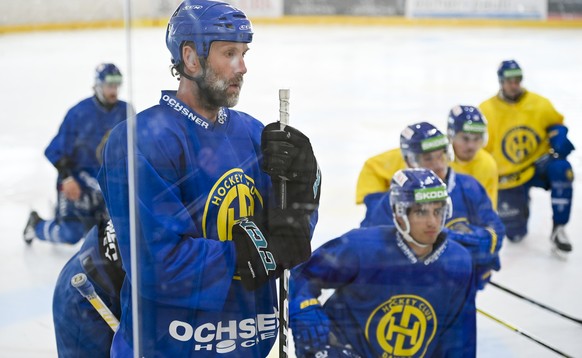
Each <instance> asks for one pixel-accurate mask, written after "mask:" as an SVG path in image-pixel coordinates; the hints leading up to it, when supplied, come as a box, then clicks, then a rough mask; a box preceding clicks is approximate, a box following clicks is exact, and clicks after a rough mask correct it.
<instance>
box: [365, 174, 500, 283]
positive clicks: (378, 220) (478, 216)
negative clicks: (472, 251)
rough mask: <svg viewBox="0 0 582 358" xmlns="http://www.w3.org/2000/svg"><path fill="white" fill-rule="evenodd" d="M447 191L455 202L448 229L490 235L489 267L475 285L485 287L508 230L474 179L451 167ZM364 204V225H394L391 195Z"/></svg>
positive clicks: (497, 264)
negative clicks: (473, 229) (472, 227)
mask: <svg viewBox="0 0 582 358" xmlns="http://www.w3.org/2000/svg"><path fill="white" fill-rule="evenodd" d="M447 190H448V192H449V196H450V198H451V201H452V203H453V214H452V216H451V218H449V219H448V220H447V223H446V226H447V228H450V229H452V230H455V227H459V226H460V224H461V225H462V224H471V225H475V226H478V227H480V228H483V229H485V230H487V231H488V232H489V234H488V236H489V237H488V238H487V239H489V240H490V244H489V245H487V246H488V247H486V248H484V249H485V250H486V252H485V254H489V255H490V258H491V259H490V260H489V262H487V263H486V264H483V265H479V267H478V268H477V269H476V270H477V271H478V272H477V274H476V275H475V276H476V279H477V281H476V284H477V285H478V286H479V287H480V288H482V287H483V286H484V282H486V281H488V280H489V276H490V272H489V271H490V270H492V269H493V270H499V269H500V268H501V264H500V261H499V255H498V253H499V250H500V249H501V244H502V240H503V237H504V236H505V227H504V226H503V223H502V222H501V219H500V218H499V216H498V215H497V213H496V212H495V210H494V209H493V207H492V205H491V200H490V199H489V196H488V195H487V192H486V191H485V189H484V188H483V186H482V185H481V184H479V182H478V181H477V180H476V179H475V178H473V177H472V176H469V175H464V174H459V173H456V172H455V171H454V170H452V169H450V168H449V171H448V174H447ZM365 203H366V207H367V211H366V217H365V218H364V220H363V221H362V223H361V226H363V227H367V226H376V225H394V224H393V219H392V208H391V207H390V192H387V193H384V194H382V195H381V196H380V195H376V196H373V195H369V196H368V197H367V198H366V201H365ZM450 235H451V237H452V238H453V239H457V238H458V237H459V233H458V232H456V231H455V232H451V233H450ZM467 237H468V236H467ZM482 253H483V252H482Z"/></svg>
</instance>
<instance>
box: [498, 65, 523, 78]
mask: <svg viewBox="0 0 582 358" xmlns="http://www.w3.org/2000/svg"><path fill="white" fill-rule="evenodd" d="M515 77H519V78H520V79H522V78H523V72H522V71H521V67H519V64H518V63H517V62H516V61H515V60H506V61H502V62H501V63H500V64H499V67H498V68H497V78H498V79H499V82H500V83H501V82H503V81H504V80H505V79H507V78H515Z"/></svg>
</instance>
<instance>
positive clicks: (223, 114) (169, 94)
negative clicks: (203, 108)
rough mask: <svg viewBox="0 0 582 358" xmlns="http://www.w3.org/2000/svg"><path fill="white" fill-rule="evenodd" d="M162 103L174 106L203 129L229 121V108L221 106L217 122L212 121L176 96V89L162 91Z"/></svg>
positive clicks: (173, 107)
mask: <svg viewBox="0 0 582 358" xmlns="http://www.w3.org/2000/svg"><path fill="white" fill-rule="evenodd" d="M160 105H166V106H168V107H170V108H172V109H173V110H175V111H176V112H178V113H179V114H181V115H182V116H184V117H185V118H186V119H187V120H189V121H191V122H193V123H195V124H197V125H198V126H199V127H200V128H202V129H206V130H214V128H216V127H222V126H224V125H225V124H226V123H228V110H227V109H226V108H224V107H221V108H220V109H219V111H218V116H217V118H216V122H215V123H212V122H211V121H209V120H208V119H206V118H204V117H203V116H201V115H200V114H198V113H197V112H196V111H195V110H193V109H192V108H190V107H188V106H187V105H186V104H185V103H184V102H182V101H180V100H179V99H178V98H176V91H162V97H161V98H160Z"/></svg>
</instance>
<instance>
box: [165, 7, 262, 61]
mask: <svg viewBox="0 0 582 358" xmlns="http://www.w3.org/2000/svg"><path fill="white" fill-rule="evenodd" d="M252 40H253V28H252V25H251V22H250V20H249V19H248V18H247V16H246V15H245V13H244V12H242V11H241V10H239V9H237V8H235V7H233V6H231V5H229V4H227V3H225V2H220V1H212V0H184V1H183V2H182V3H181V4H180V6H178V8H177V9H176V11H174V14H173V15H172V17H171V18H170V21H169V22H168V27H167V29H166V46H167V47H168V50H170V53H171V54H172V63H173V64H174V65H178V64H180V63H181V62H182V44H183V43H184V42H186V41H191V42H193V43H194V45H195V47H196V53H197V54H198V56H201V57H204V58H207V57H208V53H209V51H210V45H211V43H212V42H213V41H231V42H244V43H250V42H252Z"/></svg>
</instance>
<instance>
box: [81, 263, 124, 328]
mask: <svg viewBox="0 0 582 358" xmlns="http://www.w3.org/2000/svg"><path fill="white" fill-rule="evenodd" d="M71 285H72V286H73V287H75V288H76V289H77V290H78V291H79V293H80V294H81V295H83V297H85V298H86V299H87V300H88V301H89V302H90V303H91V305H92V306H93V307H94V308H95V310H97V312H98V313H99V315H100V316H101V318H103V319H104V320H105V322H106V323H107V324H108V325H109V327H111V329H112V330H113V332H117V329H118V328H119V320H118V319H117V317H115V315H114V314H113V312H111V310H110V309H109V307H107V305H106V304H105V303H104V302H103V300H102V299H101V297H99V295H98V294H97V292H95V287H93V284H91V282H89V280H87V275H85V274H84V273H78V274H76V275H75V276H73V278H72V279H71Z"/></svg>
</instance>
